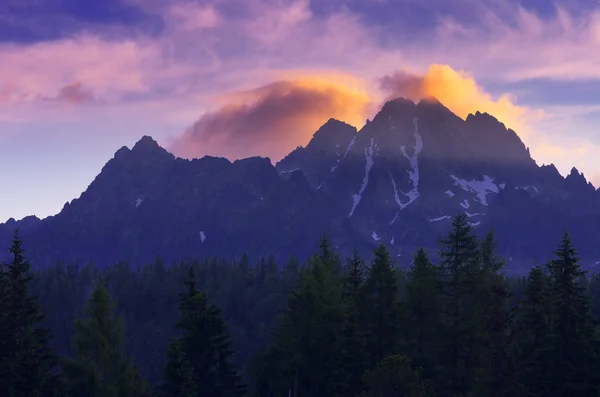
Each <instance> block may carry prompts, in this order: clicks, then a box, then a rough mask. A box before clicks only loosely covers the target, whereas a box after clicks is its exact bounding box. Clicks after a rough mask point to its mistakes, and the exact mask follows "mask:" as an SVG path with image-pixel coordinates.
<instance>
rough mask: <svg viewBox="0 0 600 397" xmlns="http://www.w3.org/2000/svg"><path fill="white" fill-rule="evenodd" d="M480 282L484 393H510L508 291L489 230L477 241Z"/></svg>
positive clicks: (513, 385) (512, 380) (512, 383)
mask: <svg viewBox="0 0 600 397" xmlns="http://www.w3.org/2000/svg"><path fill="white" fill-rule="evenodd" d="M481 265H482V272H481V283H480V296H479V297H478V301H479V302H480V304H481V307H482V309H483V310H482V318H481V320H482V325H483V338H482V346H481V350H482V356H483V363H484V364H486V365H485V367H484V369H485V370H486V371H487V372H484V374H483V376H484V382H485V385H484V389H485V390H489V393H488V396H490V397H492V396H498V397H501V396H506V397H512V396H514V394H515V391H516V378H515V373H514V367H513V361H512V357H511V350H512V343H511V342H512V341H511V339H510V334H509V331H510V327H511V321H512V315H511V312H510V309H509V301H510V297H511V292H510V290H509V286H508V281H507V280H506V277H505V276H504V274H502V273H501V271H502V269H503V268H504V266H505V263H504V262H503V261H502V260H501V259H499V258H498V256H497V246H496V242H495V240H494V235H493V233H492V232H489V233H487V235H486V236H485V238H484V240H483V241H482V243H481Z"/></svg>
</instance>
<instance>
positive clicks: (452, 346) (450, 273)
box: [436, 213, 484, 396]
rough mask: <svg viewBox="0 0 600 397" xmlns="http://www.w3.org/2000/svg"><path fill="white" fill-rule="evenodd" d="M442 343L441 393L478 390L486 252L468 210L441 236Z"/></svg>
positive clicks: (468, 392)
mask: <svg viewBox="0 0 600 397" xmlns="http://www.w3.org/2000/svg"><path fill="white" fill-rule="evenodd" d="M438 256H439V257H440V258H441V263H440V265H439V266H438V283H439V284H438V288H439V291H440V320H441V323H440V330H439V331H440V334H439V336H440V337H441V339H440V343H437V346H438V351H437V352H436V354H437V357H438V360H437V369H436V378H437V379H436V386H437V387H438V391H439V393H440V394H442V395H465V396H468V395H473V394H474V393H476V392H477V391H478V388H479V387H480V386H481V382H482V374H481V371H482V370H483V368H484V363H483V362H482V361H483V360H482V357H481V355H480V353H481V347H482V336H483V330H482V326H481V316H482V313H481V306H480V302H479V300H478V298H480V289H479V287H480V286H479V284H480V282H481V252H480V249H479V242H478V240H477V238H476V236H475V234H474V232H473V230H472V228H471V225H470V223H469V220H468V218H467V216H466V214H464V213H461V214H459V215H457V216H456V217H455V218H454V219H453V221H452V229H451V230H450V233H449V234H448V236H447V237H445V238H441V239H440V250H439V253H438Z"/></svg>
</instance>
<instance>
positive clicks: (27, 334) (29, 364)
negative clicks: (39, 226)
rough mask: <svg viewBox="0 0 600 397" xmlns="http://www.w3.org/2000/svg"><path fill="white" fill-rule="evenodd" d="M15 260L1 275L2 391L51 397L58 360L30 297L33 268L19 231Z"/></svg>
mask: <svg viewBox="0 0 600 397" xmlns="http://www.w3.org/2000/svg"><path fill="white" fill-rule="evenodd" d="M9 253H10V254H11V256H12V260H11V261H10V262H9V263H8V264H4V265H3V266H2V271H1V272H0V294H1V295H2V303H0V308H1V309H2V313H1V314H0V316H1V318H0V320H1V325H0V337H1V338H2V341H1V342H0V349H2V351H1V353H2V354H1V355H0V390H5V391H6V392H7V393H9V394H10V393H13V394H14V395H19V396H20V395H23V396H31V397H38V396H51V395H54V394H55V393H56V392H57V385H58V384H57V378H56V376H54V375H53V372H52V371H53V368H54V367H55V365H56V362H57V359H56V357H55V356H54V354H53V353H52V351H51V349H50V347H49V343H50V339H51V335H50V330H49V329H47V328H45V327H42V326H41V325H40V323H41V322H42V321H43V320H44V315H43V314H42V312H41V309H40V307H39V305H38V303H37V301H36V299H35V298H34V297H32V296H31V295H30V292H29V284H30V282H31V281H32V275H31V271H30V265H29V262H28V261H27V259H26V258H25V256H24V251H23V248H22V246H21V240H20V238H19V234H18V230H17V231H15V233H14V236H13V239H12V245H11V247H10V249H9Z"/></svg>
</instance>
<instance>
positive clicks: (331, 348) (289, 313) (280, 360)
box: [257, 255, 343, 397]
mask: <svg viewBox="0 0 600 397" xmlns="http://www.w3.org/2000/svg"><path fill="white" fill-rule="evenodd" d="M322 257H325V258H326V256H324V255H323V256H322V255H313V257H312V258H311V259H310V260H309V263H308V265H307V267H306V268H305V269H303V271H302V273H301V275H300V281H299V285H298V287H297V288H296V289H295V290H293V291H292V292H291V293H290V294H289V296H288V298H287V305H286V308H285V310H284V311H283V313H282V315H281V317H280V319H279V322H278V325H277V328H276V330H275V334H274V337H273V343H272V345H271V347H270V348H269V349H268V351H267V352H266V353H265V354H264V355H263V356H262V358H263V360H262V362H261V363H258V364H257V367H258V368H260V372H261V373H262V374H264V373H265V370H266V369H267V368H269V369H270V373H268V374H267V376H266V377H264V376H261V379H259V381H260V385H257V386H259V387H260V390H261V392H262V393H263V394H264V395H274V396H279V395H284V394H285V395H288V394H290V395H291V396H294V397H295V396H303V395H310V396H314V397H320V396H323V397H327V396H329V395H330V394H329V393H331V392H332V391H333V390H334V389H335V387H334V386H333V385H339V378H338V377H337V376H336V375H337V373H336V365H335V364H337V362H338V359H339V357H340V355H341V353H340V350H341V344H340V343H339V342H340V341H339V332H340V328H341V325H342V323H343V306H342V303H341V289H342V288H341V287H342V286H341V285H340V281H341V279H340V278H339V276H338V275H337V274H335V273H334V269H333V268H332V266H330V264H326V263H323V261H322V260H321V258H322ZM267 377H268V379H267Z"/></svg>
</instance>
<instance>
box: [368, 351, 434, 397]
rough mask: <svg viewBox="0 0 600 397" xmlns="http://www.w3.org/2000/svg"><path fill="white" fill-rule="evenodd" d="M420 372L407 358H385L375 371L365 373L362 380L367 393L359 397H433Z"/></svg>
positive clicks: (428, 383)
mask: <svg viewBox="0 0 600 397" xmlns="http://www.w3.org/2000/svg"><path fill="white" fill-rule="evenodd" d="M422 372H423V370H422V369H421V368H418V367H417V368H414V367H413V366H412V365H411V362H410V359H409V358H408V357H404V356H390V357H386V358H385V359H383V360H381V362H380V363H379V364H377V366H376V367H375V369H373V370H370V371H366V372H365V375H364V377H363V379H364V382H365V384H366V386H367V388H368V389H369V391H368V392H367V393H363V394H361V395H360V397H398V396H410V397H434V396H435V395H436V394H435V391H434V388H433V384H432V382H431V381H429V380H424V379H423V376H422Z"/></svg>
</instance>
